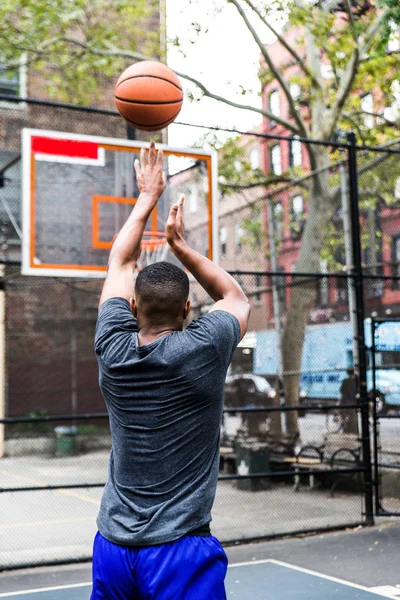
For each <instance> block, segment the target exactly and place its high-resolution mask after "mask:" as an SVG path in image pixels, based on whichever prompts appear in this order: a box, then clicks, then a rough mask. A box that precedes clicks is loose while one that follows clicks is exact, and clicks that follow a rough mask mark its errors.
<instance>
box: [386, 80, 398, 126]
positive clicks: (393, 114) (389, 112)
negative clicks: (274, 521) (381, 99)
mask: <svg viewBox="0 0 400 600" xmlns="http://www.w3.org/2000/svg"><path fill="white" fill-rule="evenodd" d="M391 91H392V94H393V96H394V102H393V103H392V104H391V105H390V106H387V107H386V108H385V109H384V111H383V116H384V117H385V119H387V120H388V121H397V119H398V117H399V115H400V79H395V80H394V81H393V82H392V85H391Z"/></svg>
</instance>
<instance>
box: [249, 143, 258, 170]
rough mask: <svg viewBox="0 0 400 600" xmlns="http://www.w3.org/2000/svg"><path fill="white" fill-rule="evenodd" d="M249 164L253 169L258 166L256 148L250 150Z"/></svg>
mask: <svg viewBox="0 0 400 600" xmlns="http://www.w3.org/2000/svg"><path fill="white" fill-rule="evenodd" d="M250 166H251V168H252V169H253V171H255V170H256V169H259V168H260V153H259V151H258V148H252V149H251V151H250Z"/></svg>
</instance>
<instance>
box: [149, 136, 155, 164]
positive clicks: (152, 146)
mask: <svg viewBox="0 0 400 600" xmlns="http://www.w3.org/2000/svg"><path fill="white" fill-rule="evenodd" d="M155 163H156V146H155V143H154V141H153V140H151V142H150V149H149V165H155Z"/></svg>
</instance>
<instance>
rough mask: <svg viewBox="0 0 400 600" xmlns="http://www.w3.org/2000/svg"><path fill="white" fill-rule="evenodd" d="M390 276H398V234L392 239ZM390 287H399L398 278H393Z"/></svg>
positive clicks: (399, 249) (399, 240)
mask: <svg viewBox="0 0 400 600" xmlns="http://www.w3.org/2000/svg"><path fill="white" fill-rule="evenodd" d="M392 277H400V236H396V237H394V238H393V240H392ZM392 288H393V289H394V290H398V289H400V280H396V279H394V280H393V282H392Z"/></svg>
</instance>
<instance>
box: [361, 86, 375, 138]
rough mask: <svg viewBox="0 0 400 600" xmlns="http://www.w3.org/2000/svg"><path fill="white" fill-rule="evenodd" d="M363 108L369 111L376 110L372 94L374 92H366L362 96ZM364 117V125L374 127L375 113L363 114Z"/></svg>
mask: <svg viewBox="0 0 400 600" xmlns="http://www.w3.org/2000/svg"><path fill="white" fill-rule="evenodd" d="M361 110H362V111H364V110H365V111H367V112H371V113H373V112H374V97H373V95H372V92H368V93H367V94H364V95H363V96H361ZM362 117H363V119H364V125H365V127H369V128H370V129H372V128H373V126H374V124H375V119H374V116H373V115H362Z"/></svg>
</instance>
